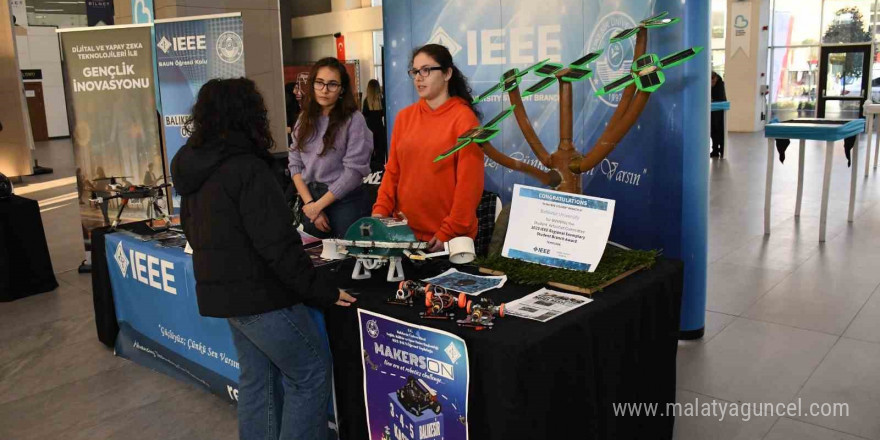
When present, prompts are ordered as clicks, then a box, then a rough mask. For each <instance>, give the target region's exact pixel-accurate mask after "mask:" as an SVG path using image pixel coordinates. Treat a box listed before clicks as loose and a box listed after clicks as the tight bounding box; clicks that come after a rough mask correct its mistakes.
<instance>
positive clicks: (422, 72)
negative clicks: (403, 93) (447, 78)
mask: <svg viewBox="0 0 880 440" xmlns="http://www.w3.org/2000/svg"><path fill="white" fill-rule="evenodd" d="M435 70H443V68H442V67H439V66H434V67H429V66H425V67H422V68H421V69H416V68H412V69H409V70H407V71H406V72H407V73H409V77H410V78H413V79H415V77H416V74H418V75H419V76H421V77H422V78H426V77H427V76H428V75H430V74H431V72H433V71H435Z"/></svg>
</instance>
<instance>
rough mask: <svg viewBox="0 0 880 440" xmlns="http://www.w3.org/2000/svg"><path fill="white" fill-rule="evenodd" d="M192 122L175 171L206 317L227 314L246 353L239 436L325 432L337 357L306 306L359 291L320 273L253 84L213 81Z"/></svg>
mask: <svg viewBox="0 0 880 440" xmlns="http://www.w3.org/2000/svg"><path fill="white" fill-rule="evenodd" d="M187 126H188V130H189V131H190V138H189V141H188V142H187V143H186V145H184V146H183V148H181V150H180V151H179V152H178V153H177V155H175V156H174V159H173V161H172V163H171V174H172V177H173V182H174V187H175V189H176V190H177V192H178V193H180V194H181V196H182V206H181V221H182V223H183V229H184V232H185V233H186V238H187V240H189V244H190V245H191V246H192V248H193V270H194V272H195V278H196V296H197V298H198V303H199V313H201V314H202V315H203V316H213V317H219V318H228V320H229V327H230V329H231V330H232V336H233V342H234V343H235V348H236V350H237V351H238V359H239V364H240V366H241V374H240V378H239V396H238V420H239V436H240V438H241V439H243V440H248V439H266V438H282V439H322V440H323V439H326V438H327V417H326V409H327V406H328V402H329V399H330V359H329V355H328V353H327V351H326V349H325V348H324V345H323V343H322V341H321V339H320V337H319V333H318V328H317V326H316V324H315V322H314V321H313V320H312V319H311V317H310V316H309V314H308V312H307V310H306V308H305V305H310V306H314V307H329V306H331V305H333V304H334V303H335V304H336V305H340V306H348V305H350V303H352V302H354V298H352V297H351V296H349V295H348V294H347V293H345V292H343V291H341V290H339V289H338V288H337V287H336V285H335V283H334V282H333V281H332V280H331V279H329V277H327V276H325V275H322V274H320V273H318V272H317V271H316V270H315V269H314V267H313V266H312V263H311V260H310V259H309V256H308V254H306V252H305V251H304V250H303V247H302V241H301V240H300V237H299V234H298V233H297V231H296V230H295V229H294V228H293V227H292V226H291V222H290V218H289V217H290V211H289V210H288V208H287V204H286V203H285V201H284V197H283V195H282V193H281V189H280V187H279V186H278V183H277V182H276V181H275V179H274V178H273V177H272V174H271V172H270V168H269V165H268V163H270V161H271V159H272V158H271V156H270V155H269V153H268V150H269V149H271V148H272V145H273V142H272V137H271V135H270V133H269V120H268V119H267V117H266V107H265V105H264V103H263V98H262V96H260V93H259V92H258V91H257V89H256V87H255V85H254V83H253V81H251V80H249V79H245V78H238V79H225V80H217V79H214V80H211V81H208V82H207V83H206V84H205V85H204V86H203V87H202V89H201V90H200V91H199V95H198V99H197V101H196V104H195V105H194V106H193V109H192V116H191V119H190V121H189V123H188V125H187ZM304 304H305V305H304Z"/></svg>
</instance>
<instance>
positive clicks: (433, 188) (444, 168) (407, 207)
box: [373, 44, 484, 252]
mask: <svg viewBox="0 0 880 440" xmlns="http://www.w3.org/2000/svg"><path fill="white" fill-rule="evenodd" d="M412 66H413V67H412V68H411V69H410V71H409V74H410V77H412V78H413V84H414V85H415V88H416V91H417V92H418V94H419V98H420V99H419V102H417V103H415V104H413V105H411V106H409V107H407V108H405V109H403V110H401V111H400V113H398V114H397V118H396V120H395V123H394V129H393V130H392V132H391V149H390V151H389V154H388V163H387V164H386V165H385V175H384V176H383V178H382V185H381V186H380V187H379V196H378V198H377V200H376V204H375V205H373V216H374V217H389V216H394V215H397V214H398V213H403V215H405V216H406V218H407V219H408V220H409V226H410V227H411V228H412V230H413V232H414V233H415V235H416V238H418V239H419V240H422V241H428V242H429V243H430V244H431V251H432V252H436V251H439V250H442V249H443V243H444V242H447V241H449V240H451V239H453V238H455V237H459V236H467V237H471V238H474V237H476V235H477V205H478V204H479V203H480V197H481V195H482V193H483V162H484V159H483V151H482V150H480V148H479V147H478V146H477V145H476V144H470V145H468V146H466V147H464V148H462V149H461V150H459V151H457V152H456V153H455V154H453V155H452V156H451V157H449V158H447V159H444V160H442V161H439V162H436V163H434V158H436V157H437V156H439V155H440V154H442V153H443V152H445V151H446V150H448V149H450V148H451V147H452V146H453V145H455V142H456V139H457V138H458V136H459V135H461V134H462V133H464V132H466V131H468V130H470V129H472V128H474V127H477V126H479V125H480V121H479V113H478V111H477V110H476V109H475V108H474V107H473V104H471V102H472V101H473V98H472V97H471V88H470V86H468V83H467V78H465V76H464V75H463V74H462V73H461V71H460V70H458V68H457V67H455V65H454V64H453V63H452V55H450V53H449V50H448V49H446V48H445V47H444V46H441V45H438V44H428V45H426V46H423V47H421V48H419V49H416V51H415V52H413V59H412Z"/></svg>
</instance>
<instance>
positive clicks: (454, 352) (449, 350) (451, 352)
mask: <svg viewBox="0 0 880 440" xmlns="http://www.w3.org/2000/svg"><path fill="white" fill-rule="evenodd" d="M444 351H446V356H449V360H450V361H452V363H453V364H454V363H455V362H456V361H458V360H459V359H461V352H460V351H458V349H457V348H455V344H454V343H452V342H450V343H449V346H448V347H446V350H444Z"/></svg>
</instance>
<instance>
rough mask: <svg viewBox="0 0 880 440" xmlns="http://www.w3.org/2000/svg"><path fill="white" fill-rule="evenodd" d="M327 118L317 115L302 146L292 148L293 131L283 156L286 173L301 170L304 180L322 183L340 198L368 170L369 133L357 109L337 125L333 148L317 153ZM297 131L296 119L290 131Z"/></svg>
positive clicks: (357, 183) (292, 173)
mask: <svg viewBox="0 0 880 440" xmlns="http://www.w3.org/2000/svg"><path fill="white" fill-rule="evenodd" d="M329 120H330V118H328V117H327V116H321V117H320V118H319V119H318V124H317V126H316V127H315V128H316V133H315V135H314V136H312V138H311V139H308V140H306V145H305V148H304V150H305V151H299V149H298V148H296V135H294V136H293V143H292V144H290V148H288V153H287V160H288V165H287V166H288V169H290V175H291V176H294V175H296V174H302V178H303V180H304V181H305V182H306V183H312V182H319V183H323V184H326V185H327V187H328V189H329V190H330V192H332V193H333V195H334V196H335V197H336V199H337V200H338V199H341V198H343V197H345V196H346V195H347V194H348V193H350V192H351V191H352V190H353V189H355V188H357V187H358V186H359V185H360V184H361V183H363V180H364V177H365V176H366V175H367V174H369V173H370V155H372V154H373V133H372V132H370V129H369V128H367V121H366V120H365V119H364V115H362V114H361V113H360V112H354V113H353V114H352V115H351V118H349V120H348V122H347V123H345V124H343V125H342V126H341V127H339V130H340V132H339V133H338V134H337V135H336V141H335V142H334V145H335V148H333V149H330V150H327V152H326V153H325V154H324V155H323V156H318V153H320V152H321V149H323V148H324V142H323V138H324V133H325V132H326V131H327V123H328V122H329ZM297 131H299V122H297V124H296V127H294V133H296V132H297Z"/></svg>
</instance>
